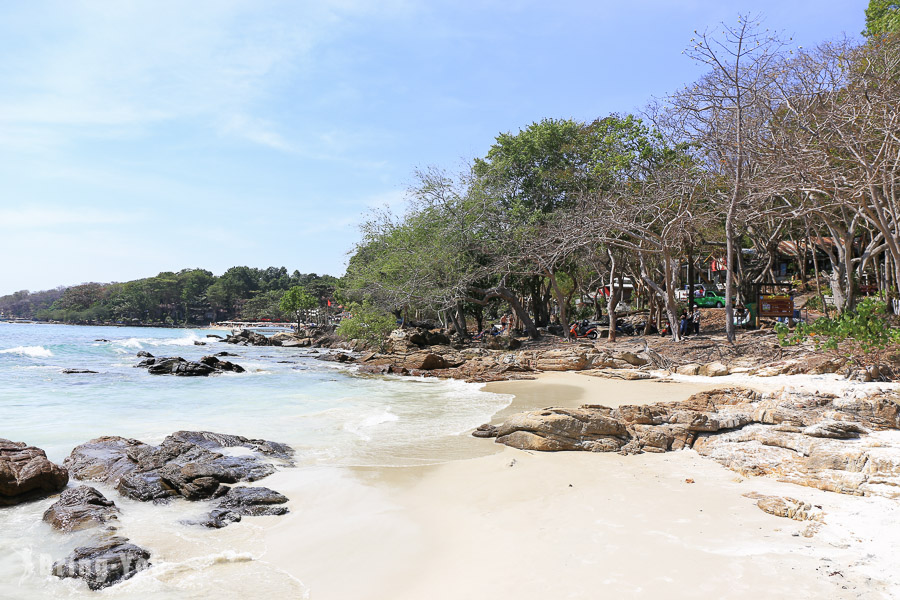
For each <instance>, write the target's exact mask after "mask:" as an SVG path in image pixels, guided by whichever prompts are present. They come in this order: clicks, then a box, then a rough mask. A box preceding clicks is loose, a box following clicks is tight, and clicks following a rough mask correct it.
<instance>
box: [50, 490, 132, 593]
mask: <svg viewBox="0 0 900 600" xmlns="http://www.w3.org/2000/svg"><path fill="white" fill-rule="evenodd" d="M118 514H119V509H118V508H117V507H116V505H115V503H114V502H113V501H112V500H107V499H106V497H104V496H103V494H101V493H100V492H98V491H97V490H96V489H94V488H92V487H89V486H86V485H82V486H79V487H77V488H69V489H67V490H66V491H64V492H63V493H62V494H60V497H59V500H57V501H56V502H55V503H54V504H53V505H52V506H50V508H48V509H47V511H46V512H45V513H44V521H46V522H47V523H49V524H50V525H52V526H53V527H54V528H55V529H58V530H60V531H63V532H66V533H71V532H73V531H80V530H91V529H93V530H96V531H94V532H93V536H92V537H91V538H90V541H89V542H88V543H87V544H85V545H84V546H79V547H78V548H75V550H74V551H73V552H72V553H71V554H69V556H67V557H66V558H64V559H63V560H60V561H57V562H55V563H54V564H53V568H52V570H51V572H52V574H53V575H56V576H57V577H60V578H64V577H74V578H78V579H83V580H84V581H85V582H86V583H87V584H88V587H89V588H91V589H92V590H99V589H102V588H105V587H109V586H111V585H114V584H116V583H119V582H120V581H124V580H126V579H128V578H130V577H132V576H133V575H134V574H135V573H137V572H138V571H141V570H143V569H146V568H148V567H149V566H150V562H149V561H150V552H148V551H147V550H145V549H144V548H141V547H139V546H136V545H134V544H132V543H131V542H129V540H128V539H127V538H124V537H121V536H117V535H115V531H116V529H117V525H116V523H117V519H118Z"/></svg>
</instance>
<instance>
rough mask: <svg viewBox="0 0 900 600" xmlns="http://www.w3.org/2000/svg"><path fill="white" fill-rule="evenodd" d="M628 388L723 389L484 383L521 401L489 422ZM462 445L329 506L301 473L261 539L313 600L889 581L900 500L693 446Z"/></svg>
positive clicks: (899, 581)
mask: <svg viewBox="0 0 900 600" xmlns="http://www.w3.org/2000/svg"><path fill="white" fill-rule="evenodd" d="M626 386H627V389H628V390H629V394H628V397H627V398H623V402H624V400H627V401H628V402H630V403H647V402H654V401H659V400H666V401H674V400H680V399H683V398H681V396H683V397H684V398H687V397H688V396H689V395H691V394H693V393H695V391H699V389H698V388H703V389H710V388H715V387H722V386H721V385H717V384H716V383H715V382H710V383H707V384H702V383H685V382H668V383H665V382H659V381H653V380H649V381H617V380H610V379H600V378H594V377H588V376H584V375H579V374H576V373H549V374H541V375H539V376H538V378H537V379H535V380H518V381H504V382H495V383H490V384H487V385H486V386H485V387H484V389H485V391H491V392H499V393H514V394H515V398H514V399H513V401H512V403H511V404H510V405H509V406H508V407H507V408H505V409H503V410H501V411H500V412H498V413H497V414H495V415H494V417H493V419H492V421H496V420H500V419H502V418H503V417H504V415H505V414H506V413H509V412H518V411H521V410H529V409H532V408H535V407H537V408H542V407H544V406H558V407H559V406H562V407H576V406H578V405H580V404H583V403H586V402H596V403H601V402H600V399H599V398H597V394H598V393H600V392H606V393H607V396H610V395H612V393H614V392H616V393H619V392H621V391H622V390H623V389H626ZM620 395H621V394H620ZM607 402H608V398H607ZM467 438H468V439H466V440H462V439H461V440H460V441H461V443H462V445H463V446H466V447H471V448H472V449H473V450H476V451H478V452H482V453H483V454H482V455H480V456H475V457H472V458H461V459H457V460H450V461H448V462H444V463H442V464H437V465H431V466H421V467H401V468H379V467H366V468H362V467H357V468H348V469H339V470H338V472H339V480H338V482H339V483H338V486H337V489H336V490H335V491H334V493H333V494H330V495H329V497H328V498H326V499H324V500H323V499H315V498H312V497H310V495H309V494H308V493H306V494H304V490H303V488H304V486H303V485H302V481H303V480H306V481H307V482H308V481H309V478H310V477H312V478H313V479H315V477H316V476H325V474H324V473H322V472H319V473H318V474H316V473H312V474H311V473H305V474H304V475H302V476H300V477H298V478H296V479H295V485H294V486H291V487H293V489H291V490H285V491H288V492H293V494H292V493H288V494H287V495H288V496H289V497H291V498H292V501H294V498H297V500H296V502H297V504H296V508H295V509H292V513H291V515H289V516H287V517H282V519H286V520H285V521H281V522H274V521H273V522H272V523H271V525H270V527H269V528H268V529H267V531H266V544H265V545H266V547H267V548H268V551H267V553H266V558H267V560H269V561H271V562H272V563H273V565H275V566H277V567H278V568H279V569H282V570H284V571H285V572H286V573H288V574H289V575H290V576H292V577H295V578H297V579H300V580H302V581H303V582H304V584H305V585H307V586H308V588H309V590H310V591H311V594H312V596H311V597H313V598H325V599H328V598H347V597H354V598H360V599H365V598H368V599H373V600H375V599H383V598H392V599H400V600H403V599H409V600H413V599H420V598H423V597H429V598H439V599H441V598H447V599H451V598H454V599H455V598H461V597H468V598H494V597H498V596H509V597H515V598H520V599H523V600H538V599H544V598H548V597H568V598H586V599H587V598H595V597H597V596H598V595H601V594H603V593H611V594H616V595H618V596H619V597H623V598H641V597H647V596H649V595H651V594H666V595H667V596H669V597H674V598H676V599H680V598H685V599H687V598H693V597H695V596H696V594H697V593H698V592H703V593H704V594H705V595H712V596H713V597H727V598H734V599H738V600H740V599H747V600H750V599H755V598H759V597H764V598H784V599H791V600H793V599H794V598H798V597H800V598H806V597H828V598H840V599H843V598H847V599H849V598H873V599H874V598H883V597H885V594H887V595H888V597H893V596H894V595H895V594H897V593H898V591H900V576H895V575H892V573H893V570H892V561H891V558H890V557H891V556H894V555H896V554H897V553H898V552H900V507H898V504H897V503H896V502H892V501H889V500H886V499H884V498H868V497H852V496H846V495H842V494H836V493H829V492H823V491H820V490H816V489H812V488H804V487H800V486H796V485H792V484H787V483H781V482H778V481H776V480H774V479H769V478H762V477H757V478H744V477H740V476H738V475H737V474H736V473H734V472H732V471H730V470H728V469H726V468H725V467H722V466H720V465H719V464H717V463H715V462H714V461H712V460H708V459H705V458H703V457H701V456H699V455H698V454H697V453H696V452H694V451H692V450H686V451H681V452H670V453H666V454H643V455H638V456H620V455H618V454H613V453H607V454H596V453H589V452H556V453H552V452H546V453H543V452H530V451H522V450H516V449H513V448H509V447H505V446H500V445H496V444H494V443H493V442H492V441H490V440H479V439H476V438H472V437H470V436H467ZM288 478H289V477H288ZM273 483H275V482H273ZM276 487H277V486H276ZM282 487H285V486H284V485H282ZM752 492H757V493H763V494H777V495H786V496H791V497H796V498H799V499H802V500H804V501H806V502H810V503H813V504H817V505H820V506H822V507H823V510H824V512H825V513H826V516H825V523H824V524H823V525H822V526H821V529H820V531H819V532H818V533H816V534H815V535H814V536H813V537H812V538H807V537H803V535H802V533H801V530H802V529H803V527H804V523H802V522H797V521H792V520H790V519H785V518H780V517H776V516H773V515H770V514H767V513H765V512H763V511H761V510H760V509H759V508H757V506H756V503H755V500H753V499H750V498H747V497H745V496H744V494H747V493H752ZM304 495H305V496H306V497H305V498H304ZM338 516H340V519H339V520H338V521H335V518H336V517H338ZM288 519H289V520H288ZM348 572H351V573H354V577H347V573H348Z"/></svg>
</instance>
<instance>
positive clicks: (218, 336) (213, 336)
mask: <svg viewBox="0 0 900 600" xmlns="http://www.w3.org/2000/svg"><path fill="white" fill-rule="evenodd" d="M206 337H208V338H214V339H217V340H221V339H222V336H221V335H216V334H214V333H207V334H206Z"/></svg>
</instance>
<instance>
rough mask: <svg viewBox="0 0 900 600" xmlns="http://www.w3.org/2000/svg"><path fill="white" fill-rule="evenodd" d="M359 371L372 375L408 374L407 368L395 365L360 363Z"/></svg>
mask: <svg viewBox="0 0 900 600" xmlns="http://www.w3.org/2000/svg"><path fill="white" fill-rule="evenodd" d="M359 372H360V373H371V374H373V375H409V369H406V368H404V367H398V366H397V365H360V366H359Z"/></svg>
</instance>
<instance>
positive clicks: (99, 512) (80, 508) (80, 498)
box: [44, 485, 119, 532]
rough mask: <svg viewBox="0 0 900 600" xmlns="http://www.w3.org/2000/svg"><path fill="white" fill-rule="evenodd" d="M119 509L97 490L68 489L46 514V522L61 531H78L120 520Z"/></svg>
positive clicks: (85, 486)
mask: <svg viewBox="0 0 900 600" xmlns="http://www.w3.org/2000/svg"><path fill="white" fill-rule="evenodd" d="M118 513H119V509H118V508H117V507H116V504H115V503H114V502H113V501H112V500H107V499H106V497H105V496H104V495H103V494H101V493H100V492H98V491H97V490H96V489H94V488H92V487H90V486H87V485H80V486H78V487H76V488H68V489H66V490H65V491H63V493H62V494H60V495H59V500H57V501H56V502H54V503H53V504H52V505H51V506H50V508H48V509H47V510H46V512H44V521H46V522H47V523H50V525H52V526H53V527H54V528H55V529H58V530H60V531H66V532H71V531H78V530H80V529H89V528H92V527H98V526H100V525H105V524H106V523H108V522H109V521H112V520H114V519H116V518H118Z"/></svg>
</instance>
